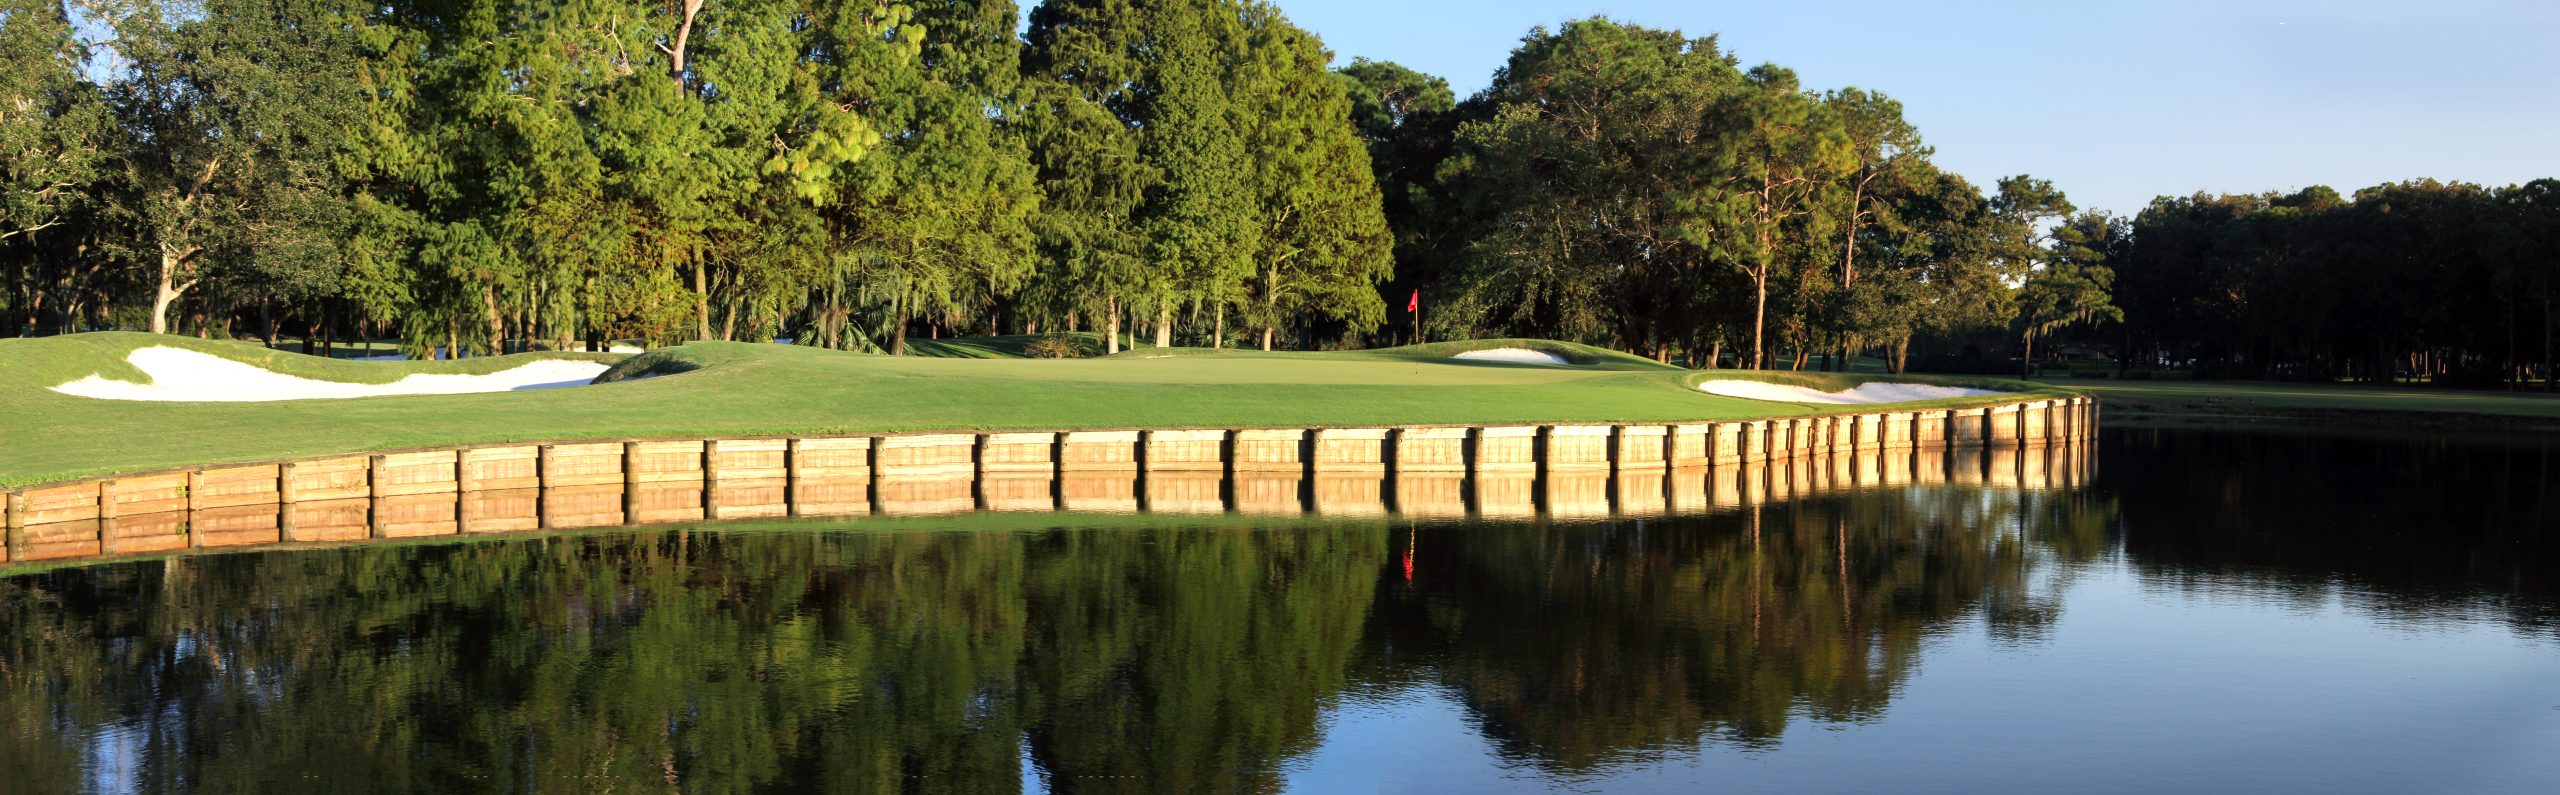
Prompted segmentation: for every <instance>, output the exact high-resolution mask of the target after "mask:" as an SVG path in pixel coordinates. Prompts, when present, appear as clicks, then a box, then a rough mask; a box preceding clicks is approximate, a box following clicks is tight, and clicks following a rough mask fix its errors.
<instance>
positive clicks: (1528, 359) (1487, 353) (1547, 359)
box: [1449, 348, 1572, 364]
mask: <svg viewBox="0 0 2560 795" xmlns="http://www.w3.org/2000/svg"><path fill="white" fill-rule="evenodd" d="M1449 358H1452V359H1478V360H1483V361H1488V362H1519V363H1522V364H1572V362H1568V361H1565V360H1564V357H1562V356H1558V355H1555V354H1552V353H1548V352H1546V351H1533V350H1529V349H1527V348H1488V349H1485V350H1481V351H1468V352H1466V353H1461V354H1458V355H1456V356H1451V357H1449Z"/></svg>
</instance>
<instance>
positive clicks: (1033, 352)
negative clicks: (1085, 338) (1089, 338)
mask: <svg viewBox="0 0 2560 795" xmlns="http://www.w3.org/2000/svg"><path fill="white" fill-rule="evenodd" d="M1022 355H1023V356H1025V357H1028V358H1033V359H1081V358H1084V357H1085V355H1086V354H1085V350H1084V346H1082V345H1078V344H1076V340H1075V339H1074V338H1072V337H1068V336H1066V335H1064V334H1050V335H1047V336H1043V337H1041V338H1039V339H1036V340H1032V341H1031V344H1029V345H1024V346H1022Z"/></svg>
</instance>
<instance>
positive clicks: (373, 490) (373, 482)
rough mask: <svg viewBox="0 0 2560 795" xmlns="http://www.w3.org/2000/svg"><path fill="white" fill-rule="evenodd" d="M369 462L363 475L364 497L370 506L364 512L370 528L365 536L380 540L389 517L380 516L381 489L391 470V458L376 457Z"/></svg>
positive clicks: (384, 456) (385, 456)
mask: <svg viewBox="0 0 2560 795" xmlns="http://www.w3.org/2000/svg"><path fill="white" fill-rule="evenodd" d="M371 460H372V464H371V465H370V467H369V468H368V469H367V470H366V472H367V474H366V475H365V483H366V486H365V496H366V497H368V498H370V504H368V505H367V506H366V507H367V508H368V510H366V511H365V518H366V521H367V523H368V524H370V525H371V526H372V529H371V530H370V531H369V532H368V533H367V534H368V535H370V536H372V537H374V538H382V537H383V535H382V531H383V529H384V525H385V524H388V521H389V517H386V516H383V515H382V487H383V485H384V483H383V481H384V480H386V479H388V476H389V473H390V470H391V457H390V456H387V455H377V456H374V457H373V458H372V459H371Z"/></svg>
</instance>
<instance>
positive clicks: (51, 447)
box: [0, 333, 2060, 485]
mask: <svg viewBox="0 0 2560 795" xmlns="http://www.w3.org/2000/svg"><path fill="white" fill-rule="evenodd" d="M1024 339H1025V340H1027V339H1028V338H1024ZM911 342H913V341H911ZM926 342H928V343H931V344H930V345H923V346H918V347H920V348H923V349H927V350H934V351H936V352H938V353H942V354H944V355H948V356H970V357H983V358H935V357H927V356H903V357H890V356H880V355H871V354H856V353H844V352H838V351H829V350H821V349H815V348H806V347H798V346H789V345H770V344H749V343H724V342H707V343H695V344H691V345H685V346H680V347H676V348H667V349H661V350H658V351H653V352H650V353H648V354H643V355H640V356H636V357H632V358H631V360H630V361H627V362H625V363H624V364H622V365H620V366H618V367H617V368H616V370H615V371H614V372H612V373H608V375H607V379H608V380H611V379H613V378H616V377H620V376H630V375H637V374H644V373H648V374H661V375H657V377H651V378H645V379H638V380H627V381H618V382H613V383H602V384H598V385H596V386H590V387H579V388H570V389H554V390H542V391H526V392H495V393H486V394H472V395H413V396H396V397H376V398H358V399H351V400H317V401H288V402H275V403H148V402H129V401H113V400H97V399H91V398H81V397H73V396H69V395H63V394H59V393H56V392H53V391H51V389H50V387H52V386H54V385H57V384H60V383H63V382H66V381H70V380H74V379H77V378H79V377H82V376H86V375H89V374H91V373H100V374H104V375H106V376H107V377H110V378H125V379H128V380H134V379H138V378H140V374H139V373H138V372H135V371H133V370H132V368H130V367H129V366H128V365H126V364H124V362H123V356H124V355H125V354H126V353H129V352H130V351H131V350H133V349H135V348H138V347H143V346H147V345H161V344H167V345H176V346H179V347H185V348H189V349H194V350H202V351H205V352H208V353H214V354H216V355H221V356H226V357H229V358H234V359H238V360H241V361H248V362H252V363H256V364H260V365H263V366H267V367H270V368H273V369H276V370H279V371H283V372H287V373H293V374H296V375H303V376H307V377H313V378H324V379H330V380H341V381H364V382H375V383H379V382H384V381H390V380H396V379H397V378H399V377H401V376H403V375H406V374H408V373H413V372H473V373H477V372H492V371H495V370H500V369H505V368H507V367H510V366H514V365H515V364H519V363H521V362H522V361H524V360H527V359H529V358H544V357H558V356H575V357H577V358H585V359H594V360H606V361H610V360H616V359H620V358H622V357H618V356H613V355H608V354H520V355H518V356H514V357H501V358H492V359H464V360H461V361H437V362H345V361H331V360H326V359H321V358H318V357H310V356H303V355H301V354H298V353H288V352H283V351H269V350H266V349H264V348H261V347H259V346H257V345H254V344H247V343H232V342H206V341H202V340H195V339H191V338H180V337H165V336H152V335H145V334H131V333H120V334H86V335H74V336H68V337H53V338H45V339H33V340H0V485H20V484H26V483H34V482H46V481H53V480H60V479H66V478H74V477H84V476H91V475H100V474H110V473H116V472H133V471H145V470H152V469H161V468H167V467H174V466H185V465H197V464H212V463H227V462H243V461H261V460H275V459H283V458H294V457H303V456H313V455H325V454H334V453H351V452H364V451H378V450H395V449H402V448H412V447H429V446H441V445H454V444H472V443H485V442H505V441H532V440H553V439H599V438H601V439H611V438H632V437H696V436H714V435H763V434H815V433H871V432H902V431H931V430H1004V429H1025V430H1052V429H1057V430H1066V429H1079V428H1142V427H1143V428H1183V427H1212V428H1231V427H1323V426H1335V427H1340V426H1370V427H1375V426H1388V425H1429V424H1453V425H1454V424H1508V423H1517V424H1536V423H1571V422H1592V423H1602V422H1678V421H1697V420H1723V419H1742V418H1752V417H1767V416H1788V415H1802V414H1811V413H1822V412H1826V411H1850V410H1858V409H1857V408H1856V407H1837V406H1834V407H1824V406H1805V405H1798V404H1787V403H1770V402H1762V401H1752V400H1742V399H1737V398H1727V397H1718V396H1714V395H1708V394H1704V393H1702V392H1699V391H1698V390H1696V389H1694V388H1693V387H1692V385H1693V384H1695V383H1696V382H1698V381H1700V380H1704V379H1707V378H1721V377H1753V378H1768V379H1771V380H1786V381H1789V382H1795V383H1806V384H1811V385H1818V386H1825V387H1827V388H1838V387H1844V386H1848V385H1853V384H1855V383H1858V382H1861V381H1864V380H1868V379H1867V378H1865V377H1863V376H1856V375H1833V374H1817V373H1779V374H1759V373H1753V374H1736V373H1696V372H1692V371H1688V370H1684V369H1681V368H1679V367H1674V366H1670V365H1663V364H1657V363H1655V362H1652V361H1648V360H1645V359H1642V358H1638V357H1633V356H1627V355H1625V354H1621V353H1616V352H1613V351H1608V350H1603V349H1599V348H1590V347H1586V346H1579V345H1571V344H1568V343H1559V342H1548V341H1543V340H1487V341H1477V342H1471V343H1436V344H1433V345H1427V346H1418V347H1411V348H1397V349H1387V350H1377V351H1348V352H1275V353H1263V352H1259V351H1232V350H1228V351H1216V350H1202V349H1142V350H1138V351H1131V352H1126V353H1123V354H1122V355H1120V356H1115V357H1101V358H1088V359H1019V358H1003V357H1005V356H1007V355H1008V354H1007V353H1006V349H1007V348H1008V346H1013V347H1014V349H1016V350H1018V345H1019V344H1021V343H1020V342H1013V341H1006V340H1003V339H999V340H996V341H977V342H972V341H969V340H944V341H926ZM1495 347H1534V348H1540V349H1547V350H1554V351H1558V352H1561V353H1562V354H1563V355H1565V356H1566V358H1568V359H1569V360H1572V361H1574V362H1576V364H1573V365H1570V366H1554V365H1531V364H1515V363H1506V362H1486V361H1464V360H1456V359H1451V358H1448V357H1449V356H1450V355H1452V354H1454V353H1457V352H1460V351H1463V350H1469V349H1476V348H1495ZM1894 380H1927V381H1932V382H1936V383H1952V384H1959V385H1975V386H1988V387H1991V388H2008V389H2030V390H2032V389H2037V387H2035V386H2034V385H2030V384H2024V383H2021V382H2007V381H1990V380H1985V379H1925V378H1912V379H1902V378H1896V379H1894ZM2051 393H2053V394H2060V391H2059V390H2051ZM2005 399H2006V398H1988V399H1982V398H1977V399H1971V400H1961V399H1960V400H1953V401H1933V402H1931V403H1927V404H1913V405H1963V404H1968V403H1970V404H1987V403H1996V402H2002V401H2003V400H2005Z"/></svg>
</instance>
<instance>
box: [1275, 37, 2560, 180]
mask: <svg viewBox="0 0 2560 795" xmlns="http://www.w3.org/2000/svg"><path fill="white" fill-rule="evenodd" d="M1275 2H1277V3H1278V4H1279V5H1280V7H1281V8H1282V9H1283V10H1284V11H1286V12H1288V14H1289V17H1290V18H1291V19H1292V20H1294V21H1296V22H1297V23H1298V24H1299V25H1300V26H1303V27H1305V28H1307V29H1309V30H1313V31H1315V32H1316V33H1317V34H1318V35H1320V36H1322V37H1323V38H1324V40H1325V43H1326V44H1327V45H1328V46H1330V47H1331V48H1332V49H1333V51H1334V53H1335V54H1336V56H1337V58H1338V61H1339V62H1340V63H1349V62H1350V60H1351V58H1352V57H1353V56H1365V57H1368V58H1373V59H1379V60H1392V61H1397V62H1400V63H1403V64H1405V65H1406V66H1410V67H1413V68H1416V69H1420V70H1422V71H1425V72H1430V73H1432V74H1437V75H1440V76H1442V77H1446V78H1448V79H1449V82H1450V83H1451V85H1453V86H1455V87H1456V88H1457V89H1458V92H1459V93H1460V94H1461V95H1464V94H1467V93H1469V92H1473V91H1475V90H1477V89H1480V88H1483V87H1484V84H1485V83H1486V82H1487V81H1488V80H1490V79H1491V78H1492V75H1493V72H1494V70H1495V69H1496V68H1499V67H1500V66H1501V65H1502V62H1503V60H1504V58H1505V57H1506V56H1507V55H1508V54H1509V53H1510V50H1511V47H1512V45H1514V44H1515V43H1517V42H1518V41H1519V39H1520V37H1521V36H1522V35H1523V34H1525V33H1526V32H1527V31H1528V30H1529V29H1530V27H1532V26H1535V25H1539V24H1548V25H1552V24H1554V23H1556V22H1559V21H1562V20H1565V19H1570V18H1575V17H1581V16H1589V15H1592V14H1607V15H1609V16H1611V17H1615V18H1617V19H1621V20H1625V21H1629V22H1635V23H1639V24H1644V25H1651V26H1656V27H1671V28H1679V29H1680V30H1682V31H1684V32H1686V33H1688V34H1690V35H1692V36H1702V35H1706V34H1721V35H1722V38H1723V44H1724V47H1725V49H1726V50H1727V51H1728V52H1732V53H1734V54H1736V55H1738V56H1739V57H1741V58H1742V59H1743V61H1744V62H1745V63H1761V62H1776V63H1778V64H1780V65H1784V66H1787V67H1790V68H1793V69H1795V70H1796V72H1797V74H1799V75H1800V76H1802V77H1803V78H1804V82H1805V85H1807V86H1808V87H1815V88H1830V87H1837V86H1844V85H1856V86H1861V87H1864V88H1869V89H1875V90H1881V91H1883V92H1885V93H1887V94H1890V95H1893V96H1894V97H1896V98H1898V99H1900V100H1902V103H1903V106H1904V112H1905V114H1906V115H1907V116H1908V117H1909V118H1910V119H1911V120H1913V121H1914V122H1915V123H1917V124H1918V125H1919V126H1920V131H1921V134H1922V135H1923V136H1925V137H1926V138H1927V140H1928V141H1929V143H1930V144H1931V145H1933V146H1935V147H1937V150H1938V157H1937V160H1938V162H1939V163H1940V164H1941V165H1943V166H1946V167H1948V168H1951V169H1953V170H1955V171H1957V172H1958V173H1962V174H1964V175H1965V176H1966V177H1968V178H1970V179H1973V180H1974V181H1975V182H1977V183H1979V184H1983V185H1985V186H1988V185H1989V184H1990V182H1991V180H1993V179H1995V178H1997V177H1999V176H2002V175H2006V174H2016V173H2030V174H2034V175H2036V176H2039V177H2044V178H2047V179H2051V180H2053V181H2054V182H2055V184H2056V185H2057V186H2059V187H2061V188H2062V189H2063V190H2064V191H2066V192H2067V193H2068V194H2069V195H2070V196H2071V198H2072V199H2073V200H2074V201H2075V202H2077V203H2078V204H2080V205H2081V206H2083V207H2095V208H2100V209H2106V210H2112V211H2116V212H2119V213H2131V212H2134V211H2137V210H2140V209H2141V208H2142V206H2143V205H2145V204H2147V203H2149V201H2150V200H2151V197H2153V196H2156V195H2161V194H2177V195H2183V194H2187V193H2193V192H2195V191H2200V190H2201V191H2212V192H2250V193H2254V192H2258V191H2264V190H2269V189H2292V188H2298V187H2301V186H2305V185H2313V184H2326V185H2329V186H2331V187H2335V188H2337V189H2339V190H2340V191H2341V192H2347V193H2352V192H2354V190H2355V189H2357V188H2361V187H2366V186H2370V185H2374V184H2377V183H2382V182H2387V181H2395V180H2401V179H2409V178H2416V177H2436V178H2440V179H2458V180H2467V181H2474V182H2484V183H2491V184H2497V185H2505V184H2509V183H2515V182H2522V181H2526V180H2530V179H2534V178H2538V177H2553V176H2560V148H2555V146H2554V144H2555V143H2560V1H2555V0H2505V1H2499V2H2492V1H2490V0H2402V1H2401V2H2376V1H2374V0H2327V1H2315V0H2224V1H2222V2H2210V1H2205V0H2165V1H2159V0H2155V1H2154V2H2132V1H2131V0H2117V1H2116V2H2089V1H2087V0H2045V1H2044V2H2006V1H1996V2H1995V1H1991V0H1899V1H1898V2H1847V1H1845V0H1757V1H1756V2H1720V1H1714V0H1687V1H1686V2H1681V1H1678V0H1472V1H1465V0H1275Z"/></svg>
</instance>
